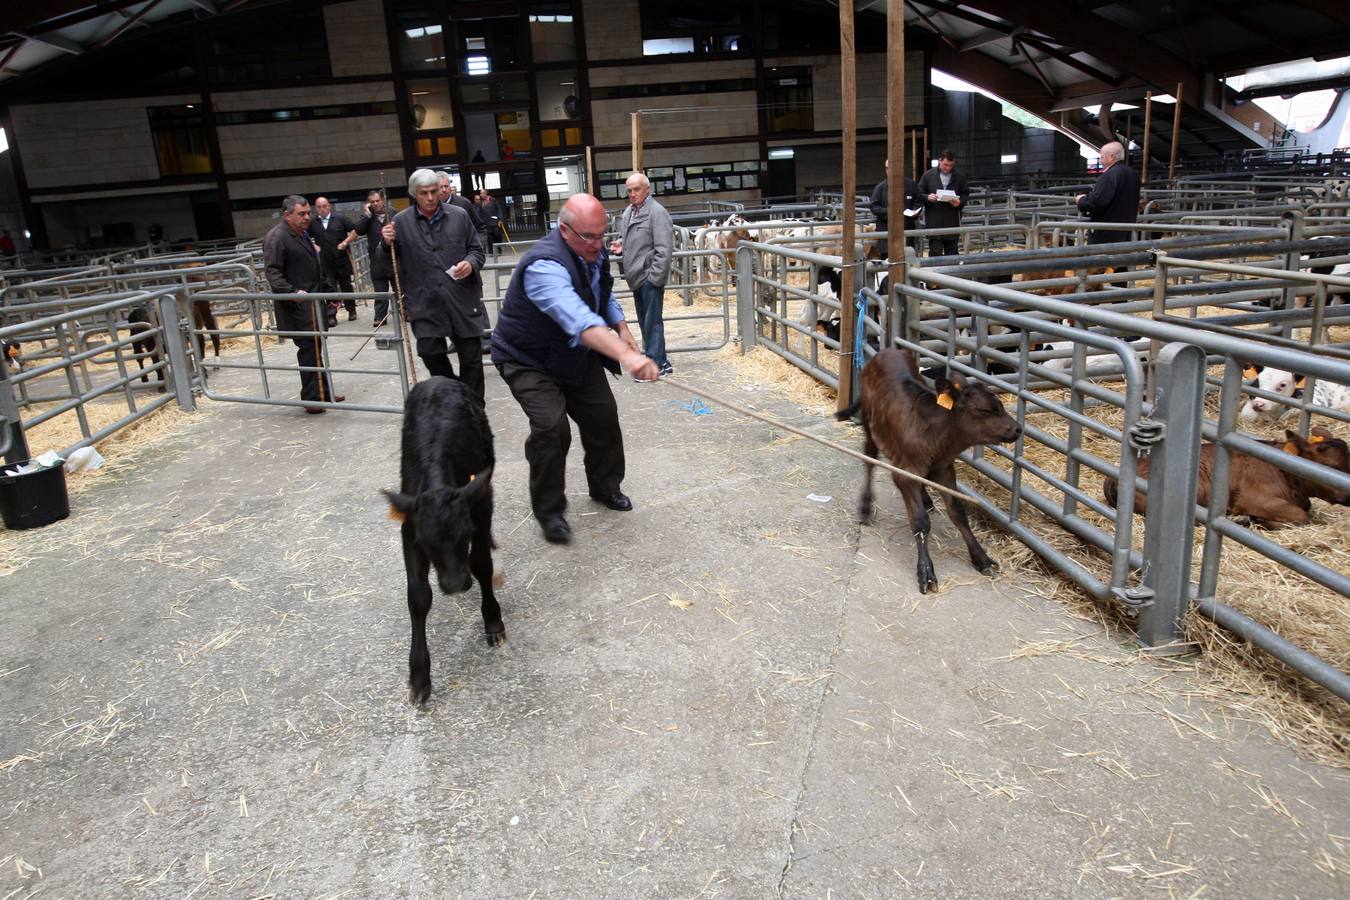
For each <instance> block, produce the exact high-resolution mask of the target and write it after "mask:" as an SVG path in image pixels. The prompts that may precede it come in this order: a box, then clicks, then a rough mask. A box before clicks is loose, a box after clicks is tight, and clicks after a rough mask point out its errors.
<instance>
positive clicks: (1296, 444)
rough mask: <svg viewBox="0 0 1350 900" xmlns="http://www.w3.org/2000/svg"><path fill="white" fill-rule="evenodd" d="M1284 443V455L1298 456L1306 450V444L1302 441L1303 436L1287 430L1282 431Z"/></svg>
mask: <svg viewBox="0 0 1350 900" xmlns="http://www.w3.org/2000/svg"><path fill="white" fill-rule="evenodd" d="M1284 441H1285V443H1284V452H1285V453H1293V454H1299V453H1301V452H1302V451H1304V450H1307V449H1308V442H1307V441H1305V440H1304V439H1303V435H1301V434H1299V433H1298V432H1297V431H1291V430H1290V429H1288V428H1286V429H1285V430H1284Z"/></svg>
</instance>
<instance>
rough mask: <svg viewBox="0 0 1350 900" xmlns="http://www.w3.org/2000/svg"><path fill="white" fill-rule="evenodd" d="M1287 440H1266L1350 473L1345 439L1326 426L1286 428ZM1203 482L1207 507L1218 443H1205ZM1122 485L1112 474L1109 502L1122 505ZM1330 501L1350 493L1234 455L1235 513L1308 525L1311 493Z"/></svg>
mask: <svg viewBox="0 0 1350 900" xmlns="http://www.w3.org/2000/svg"><path fill="white" fill-rule="evenodd" d="M1284 436H1285V441H1284V442H1283V445H1281V442H1280V441H1262V443H1263V444H1266V445H1268V446H1271V447H1281V448H1282V449H1283V450H1284V451H1285V452H1286V453H1292V454H1294V455H1296V456H1301V457H1303V458H1304V459H1307V460H1311V461H1312V462H1315V463H1320V464H1321V465H1324V466H1326V467H1328V468H1330V469H1336V470H1338V471H1341V472H1350V450H1347V448H1346V444H1345V441H1342V440H1340V439H1338V438H1336V437H1334V436H1333V435H1332V434H1331V432H1329V431H1327V430H1326V429H1325V428H1313V429H1312V431H1311V432H1310V433H1309V436H1308V437H1307V438H1304V437H1302V436H1301V435H1299V433H1298V432H1296V431H1286V432H1285V433H1284ZM1148 469H1149V460H1148V458H1144V459H1141V460H1139V468H1138V473H1139V475H1140V477H1144V476H1147V475H1148ZM1199 475H1200V478H1199V481H1198V482H1197V484H1196V491H1195V502H1196V503H1198V504H1199V505H1201V506H1208V505H1209V486H1210V480H1211V479H1212V478H1213V476H1214V444H1204V445H1202V446H1201V447H1200V466H1199ZM1117 489H1118V488H1117V484H1116V480H1115V479H1114V478H1108V479H1106V481H1105V483H1103V485H1102V493H1103V494H1104V495H1105V496H1106V502H1107V503H1110V504H1111V505H1112V506H1115V504H1116V497H1117ZM1313 497H1316V498H1317V499H1318V500H1325V501H1326V502H1327V503H1334V504H1337V505H1339V506H1350V492H1346V491H1337V490H1333V489H1332V488H1329V487H1326V486H1324V485H1321V484H1318V483H1317V482H1314V481H1309V480H1307V479H1306V478H1300V477H1299V476H1297V475H1294V474H1292V473H1290V472H1286V471H1284V470H1283V469H1280V468H1279V467H1277V466H1274V465H1271V464H1270V463H1268V462H1265V461H1264V460H1260V459H1257V458H1256V457H1254V456H1248V455H1246V454H1245V453H1234V454H1232V457H1231V458H1230V465H1229V470H1228V509H1227V515H1229V516H1247V517H1248V518H1250V519H1251V520H1252V522H1254V523H1257V524H1261V525H1267V526H1269V525H1307V524H1308V522H1309V521H1310V519H1309V517H1308V510H1309V509H1311V508H1312V501H1311V498H1313ZM1147 501H1148V498H1147V497H1145V496H1144V495H1143V494H1142V493H1137V492H1136V493H1135V495H1134V511H1135V512H1138V513H1142V512H1145V511H1147V509H1148V502H1147Z"/></svg>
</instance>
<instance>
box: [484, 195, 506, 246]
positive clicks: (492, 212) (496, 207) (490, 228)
mask: <svg viewBox="0 0 1350 900" xmlns="http://www.w3.org/2000/svg"><path fill="white" fill-rule="evenodd" d="M478 213H479V215H481V216H482V217H483V228H484V234H485V235H486V238H487V251H488V252H489V253H491V254H492V258H493V259H496V258H497V242H498V241H499V240H501V239H502V235H501V230H502V219H504V218H506V211H505V210H503V209H502V201H500V200H498V199H497V198H496V197H494V196H492V195H491V194H489V193H488V189H487V188H483V192H482V193H481V194H479V195H478Z"/></svg>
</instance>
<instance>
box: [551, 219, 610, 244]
mask: <svg viewBox="0 0 1350 900" xmlns="http://www.w3.org/2000/svg"><path fill="white" fill-rule="evenodd" d="M562 227H563V228H566V229H567V230H568V231H570V232H572V233H573V234H575V235H576V236H577V237H579V238H581V239H582V240H583V241H585V242H586V243H588V244H598V243H600V242H601V241H603V240H604V239H605V236H604V235H603V234H587V233H586V232H584V231H577V230H576V229H575V228H573V227H572V226H571V225H569V224H568V223H566V222H563V223H562Z"/></svg>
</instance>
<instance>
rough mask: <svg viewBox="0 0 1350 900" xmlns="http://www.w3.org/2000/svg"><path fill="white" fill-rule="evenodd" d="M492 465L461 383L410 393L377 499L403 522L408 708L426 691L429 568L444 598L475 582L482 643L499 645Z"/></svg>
mask: <svg viewBox="0 0 1350 900" xmlns="http://www.w3.org/2000/svg"><path fill="white" fill-rule="evenodd" d="M494 461H495V457H494V455H493V450H492V429H491V428H490V427H489V426H488V420H487V414H486V413H485V412H484V411H483V407H482V405H481V404H480V403H479V402H478V398H477V397H475V396H474V395H473V394H472V392H471V391H470V390H469V389H468V388H466V387H465V386H464V385H463V384H462V383H461V382H459V381H455V380H453V379H450V378H442V377H440V376H433V377H431V378H428V379H427V380H426V381H423V382H421V383H420V384H418V385H417V386H416V387H414V388H413V389H412V391H411V392H409V394H408V402H407V404H406V405H405V406H404V411H403V460H402V484H401V485H400V490H399V491H398V492H397V493H395V492H394V491H385V492H384V494H385V496H386V497H388V498H389V506H390V517H391V518H394V519H397V520H399V521H401V522H402V523H403V564H404V567H405V568H406V569H407V576H408V611H409V613H410V614H411V616H412V650H411V651H410V652H409V654H408V700H409V702H411V703H424V702H426V699H427V697H428V696H429V695H430V693H431V656H430V654H429V653H428V652H427V612H428V611H429V610H430V609H431V584H430V582H429V581H428V573H429V567H431V566H435V567H436V580H437V582H438V583H439V584H440V588H441V592H442V593H445V594H458V593H461V592H462V591H467V590H468V589H469V587H470V586H471V585H472V584H473V582H474V580H477V581H478V588H479V590H480V591H481V593H482V598H483V603H482V611H483V627H484V629H485V630H486V633H487V642H488V645H489V646H496V645H498V644H501V643H504V642H505V641H506V628H505V626H503V625H502V611H501V607H499V606H498V605H497V598H496V596H495V595H494V594H493V592H492V588H493V585H494V583H495V584H498V585H499V584H500V579H498V578H494V576H493V567H492V550H493V547H494V544H493V542H492V466H493V463H494Z"/></svg>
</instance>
